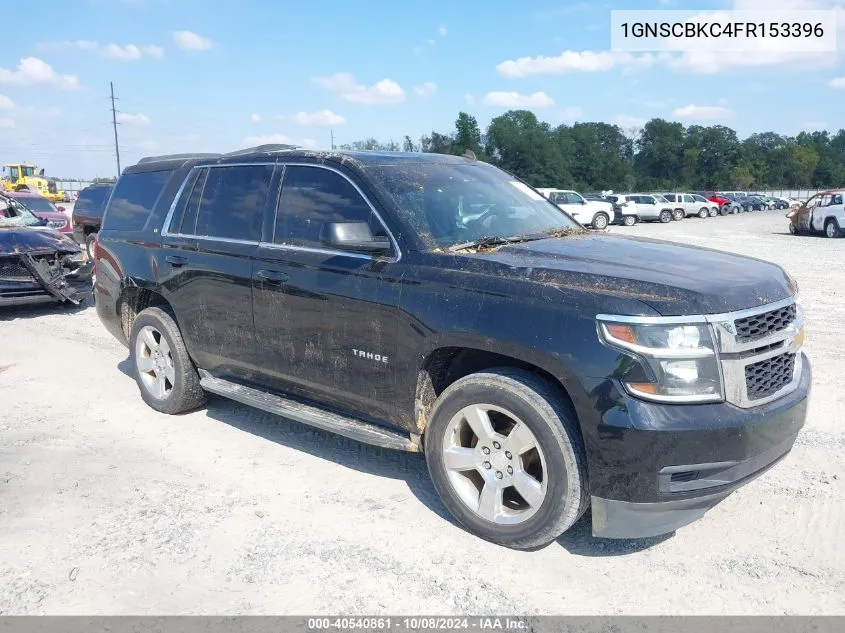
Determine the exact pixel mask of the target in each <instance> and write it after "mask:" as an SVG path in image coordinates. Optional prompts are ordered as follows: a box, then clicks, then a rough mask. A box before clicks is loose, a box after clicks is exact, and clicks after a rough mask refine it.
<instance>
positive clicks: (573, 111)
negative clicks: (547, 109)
mask: <svg viewBox="0 0 845 633" xmlns="http://www.w3.org/2000/svg"><path fill="white" fill-rule="evenodd" d="M583 114H584V111H583V110H582V109H581V108H579V107H578V106H569V107H568V108H564V109H563V110H561V111H560V120H561V121H577V120H578V119H580V118H581V116H582V115H583Z"/></svg>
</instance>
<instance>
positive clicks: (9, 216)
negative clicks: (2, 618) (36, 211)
mask: <svg viewBox="0 0 845 633" xmlns="http://www.w3.org/2000/svg"><path fill="white" fill-rule="evenodd" d="M41 224H42V221H41V220H39V219H38V218H36V217H35V216H34V215H33V214H32V212H31V211H30V210H29V209H27V208H26V207H24V206H22V205H20V204H18V203H17V202H16V201H14V200H9V199H7V198H0V227H9V226H40V225H41Z"/></svg>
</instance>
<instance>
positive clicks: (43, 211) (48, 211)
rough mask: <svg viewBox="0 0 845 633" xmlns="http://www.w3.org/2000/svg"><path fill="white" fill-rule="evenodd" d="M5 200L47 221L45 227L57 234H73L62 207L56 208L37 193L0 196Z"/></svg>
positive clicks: (14, 193) (15, 193)
mask: <svg viewBox="0 0 845 633" xmlns="http://www.w3.org/2000/svg"><path fill="white" fill-rule="evenodd" d="M0 195H2V196H5V197H6V198H7V199H12V200H14V201H15V202H17V203H18V204H20V205H22V206H24V207H26V208H27V209H29V210H30V211H32V213H33V214H35V216H36V217H38V218H41V219H42V220H46V221H47V226H49V227H50V228H51V229H55V230H56V231H58V232H59V233H68V234H72V233H73V227H72V226H71V225H70V220H68V217H67V216H66V215H65V214H64V213H63V211H64V208H63V207H57V206H56V205H54V204H53V203H52V202H50V201H49V200H47V198H45V197H43V196H40V195H38V194H37V193H30V192H28V191H15V192H11V193H3V194H0Z"/></svg>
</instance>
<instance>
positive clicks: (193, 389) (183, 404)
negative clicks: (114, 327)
mask: <svg viewBox="0 0 845 633" xmlns="http://www.w3.org/2000/svg"><path fill="white" fill-rule="evenodd" d="M129 358H130V362H131V365H132V373H133V376H134V378H135V382H136V383H137V384H138V388H139V389H140V390H141V397H142V398H143V399H144V402H146V403H147V404H148V405H150V406H151V407H152V408H153V409H155V410H156V411H161V412H162V413H171V414H174V413H183V412H185V411H190V410H191V409H196V408H197V407H199V406H201V405H202V404H203V403H204V402H205V400H206V394H205V391H203V389H202V387H200V378H199V374H198V373H197V370H196V367H194V364H193V362H192V361H191V359H190V357H189V356H188V350H187V349H186V348H185V342H184V341H183V340H182V333H181V332H180V331H179V326H178V325H177V324H176V321H175V320H174V318H173V317H172V316H171V315H170V313H169V312H167V311H166V310H164V309H162V308H147V309H146V310H142V311H141V312H140V313H139V314H138V316H137V317H136V318H135V320H134V321H133V322H132V329H131V330H130V333H129Z"/></svg>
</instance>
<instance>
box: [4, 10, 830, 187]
mask: <svg viewBox="0 0 845 633" xmlns="http://www.w3.org/2000/svg"><path fill="white" fill-rule="evenodd" d="M37 4H38V12H39V15H41V16H43V17H41V18H39V19H38V20H37V21H31V20H28V21H26V22H24V23H23V26H22V28H11V29H7V30H6V31H4V37H3V46H2V47H0V160H2V161H3V162H4V163H5V162H11V161H19V160H26V161H28V162H34V163H37V164H39V165H41V166H43V167H45V168H46V170H47V173H48V174H51V175H55V176H79V177H91V176H94V175H113V174H114V172H115V166H114V156H113V151H112V144H113V138H112V129H111V113H110V111H109V108H110V103H109V100H108V91H109V81H113V82H114V84H115V94H116V95H117V96H118V97H119V98H120V101H119V102H118V106H117V107H118V109H119V110H120V111H121V113H120V115H119V117H120V119H121V125H120V126H119V134H120V138H121V151H122V159H123V160H122V162H123V164H124V166H125V165H126V164H130V163H132V162H135V161H136V160H137V159H138V158H139V157H141V156H143V155H148V154H157V153H169V152H184V151H194V150H196V151H229V150H232V149H236V148H238V147H243V146H244V145H246V144H255V143H260V142H272V141H283V140H290V141H293V142H297V143H301V144H308V145H314V146H316V147H328V146H329V144H330V134H331V132H330V130H333V131H334V138H335V142H336V143H338V144H339V143H345V142H351V141H353V140H356V139H361V138H365V137H369V136H373V137H375V138H378V139H379V140H388V139H390V138H393V139H394V140H397V141H401V139H402V137H403V136H404V135H405V134H408V135H410V136H411V137H413V138H414V139H418V138H419V137H420V136H421V135H422V134H424V133H426V132H430V131H431V130H432V129H434V130H438V131H443V132H446V131H450V130H451V128H452V127H453V123H454V120H455V117H456V115H457V113H458V111H459V110H466V111H468V112H470V113H472V114H473V115H475V116H476V117H477V118H478V120H479V122H480V123H481V124H482V126H484V125H486V124H487V123H488V122H489V121H490V119H491V118H493V117H494V116H497V115H498V114H501V113H502V112H504V111H506V110H508V109H511V108H514V107H520V106H522V107H526V108H527V109H531V110H533V111H534V112H536V113H537V115H538V116H539V117H540V118H541V119H543V120H546V121H549V122H550V123H553V124H559V123H569V122H572V121H575V120H578V121H607V122H611V123H618V124H620V125H621V126H622V127H623V128H626V129H633V128H636V127H637V126H638V125H641V124H642V122H644V121H645V120H647V119H649V118H651V117H656V116H660V117H664V118H667V119H674V120H680V121H682V122H684V123H685V124H692V123H700V124H716V123H719V124H725V125H729V126H731V127H733V128H734V129H736V130H737V131H738V132H739V134H740V135H741V136H745V135H748V134H750V133H753V132H757V131H767V130H774V131H776V132H780V133H783V134H795V133H797V132H799V131H800V130H802V129H830V130H838V129H839V128H842V127H845V108H843V106H842V103H843V99H845V64H843V63H842V54H841V50H842V47H843V46H845V43H843V44H840V52H839V53H820V54H807V53H805V54H795V53H792V54H789V53H765V54H757V55H738V54H736V53H730V54H719V53H712V54H711V53H704V54H695V53H677V54H671V55H663V56H658V55H651V54H648V53H645V54H643V53H629V54H626V53H611V52H610V34H609V23H610V10H611V9H658V8H684V9H701V10H710V9H725V8H760V7H762V8H768V9H771V8H779V7H783V8H834V7H839V8H841V9H843V10H844V11H845V2H843V1H842V0H704V1H701V2H698V1H696V2H686V1H683V0H640V1H633V0H628V1H622V0H620V1H616V2H612V1H607V2H604V1H602V0H596V1H592V2H590V1H577V0H576V1H574V2H553V1H549V0H546V1H541V0H523V1H522V2H520V3H515V2H512V1H504V0H485V1H484V2H481V1H476V0H464V1H462V2H456V1H455V0H428V1H427V2H425V3H411V2H403V1H396V0H389V1H387V0H367V1H366V2H360V3H353V2H348V1H342V2H341V1H335V0H324V1H323V2H320V3H306V2H294V1H284V2H283V1H281V0H279V1H276V2H272V1H269V0H263V1H259V0H252V1H245V2H238V3H236V2H215V1H212V0H208V1H205V2H203V1H200V0H77V1H74V2H71V1H69V0H39V2H38V3H37ZM843 26H845V19H843V13H842V12H840V17H839V27H840V30H839V34H840V38H839V39H840V40H841V41H842V42H845V37H843V36H845V31H843Z"/></svg>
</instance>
